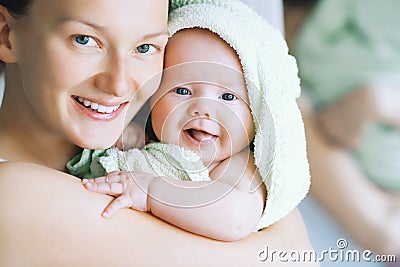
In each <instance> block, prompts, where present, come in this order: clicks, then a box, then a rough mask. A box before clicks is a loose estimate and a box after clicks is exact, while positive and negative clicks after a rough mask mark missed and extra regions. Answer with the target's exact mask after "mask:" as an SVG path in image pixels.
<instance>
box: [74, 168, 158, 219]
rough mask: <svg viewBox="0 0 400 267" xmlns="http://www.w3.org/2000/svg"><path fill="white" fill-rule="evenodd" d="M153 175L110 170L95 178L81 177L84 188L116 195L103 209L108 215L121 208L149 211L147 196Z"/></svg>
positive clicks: (106, 215)
mask: <svg viewBox="0 0 400 267" xmlns="http://www.w3.org/2000/svg"><path fill="white" fill-rule="evenodd" d="M153 178H154V177H153V175H151V174H148V173H144V172H119V171H115V172H111V173H109V174H107V175H106V176H103V177H98V178H95V179H83V180H82V183H83V185H84V186H85V188H86V189H88V190H89V191H92V192H96V193H100V194H106V195H110V196H114V197H116V198H115V199H114V200H113V201H112V202H111V203H110V204H109V205H108V206H107V207H106V208H105V210H104V212H103V216H104V217H110V216H111V215H113V214H114V213H115V212H116V211H118V210H119V209H122V208H131V209H134V210H138V211H146V212H147V211H149V208H148V205H147V196H148V194H147V193H148V189H149V184H150V183H151V181H152V180H153Z"/></svg>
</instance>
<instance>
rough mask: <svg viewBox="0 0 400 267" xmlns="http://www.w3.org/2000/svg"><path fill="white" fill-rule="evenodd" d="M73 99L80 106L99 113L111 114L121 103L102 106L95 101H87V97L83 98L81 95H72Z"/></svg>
mask: <svg viewBox="0 0 400 267" xmlns="http://www.w3.org/2000/svg"><path fill="white" fill-rule="evenodd" d="M74 99H75V101H77V102H78V103H79V104H81V105H82V106H84V107H86V108H89V109H91V110H92V111H96V112H99V113H107V114H111V113H113V112H114V111H116V110H117V109H118V108H119V107H120V106H121V105H118V106H109V107H108V106H103V105H100V104H98V103H96V102H92V101H89V100H87V99H84V98H82V97H78V96H74Z"/></svg>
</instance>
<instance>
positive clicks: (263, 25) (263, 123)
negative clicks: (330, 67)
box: [169, 0, 310, 229]
mask: <svg viewBox="0 0 400 267" xmlns="http://www.w3.org/2000/svg"><path fill="white" fill-rule="evenodd" d="M188 28H204V29H209V30H210V31H212V32H214V33H216V34H218V35H219V36H220V37H221V38H222V39H223V40H225V41H226V42H227V43H228V44H229V45H230V46H231V47H232V48H233V49H234V50H235V51H236V52H237V54H238V56H239V59H240V61H241V64H242V67H243V72H244V77H245V80H246V85H247V91H248V96H249V102H250V108H251V111H252V114H253V118H254V123H255V127H256V135H255V139H254V156H255V162H256V165H257V168H258V171H259V173H260V175H261V176H262V178H263V181H264V183H265V184H266V187H267V191H268V197H267V202H266V206H265V210H264V213H263V215H262V218H261V220H260V222H259V224H258V225H257V229H261V228H263V227H266V226H268V225H271V224H272V223H274V222H276V221H278V220H279V219H281V218H282V217H284V216H285V215H287V214H288V213H289V212H290V211H292V210H293V209H294V208H295V207H296V206H297V205H298V204H299V203H300V201H301V200H302V199H303V198H304V197H305V196H306V194H307V192H308V190H309V186H310V173H309V167H308V161H307V156H306V143H305V135H304V126H303V122H302V119H301V114H300V111H299V109H298V106H297V104H296V98H297V97H298V96H299V95H300V80H299V78H298V76H297V73H298V70H297V65H296V61H295V59H294V58H293V57H292V56H290V55H289V54H288V48H287V44H286V42H285V40H284V39H283V37H282V35H281V33H280V32H279V31H278V30H277V29H275V28H273V27H272V26H270V25H269V24H268V23H267V22H266V21H265V20H264V19H263V18H261V17H260V16H258V15H257V14H256V13H255V12H254V11H253V10H251V9H250V8H249V7H248V6H246V5H245V4H243V3H242V2H240V1H238V0H225V1H224V0H220V1H217V0H214V1H213V0H174V1H173V2H172V11H171V12H170V18H169V34H170V36H172V35H174V34H175V33H176V32H178V31H180V30H183V29H188Z"/></svg>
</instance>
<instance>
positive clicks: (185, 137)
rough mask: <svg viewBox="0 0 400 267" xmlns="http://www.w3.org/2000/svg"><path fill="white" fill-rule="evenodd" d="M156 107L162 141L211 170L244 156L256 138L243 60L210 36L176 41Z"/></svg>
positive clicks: (183, 35)
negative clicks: (193, 154)
mask: <svg viewBox="0 0 400 267" xmlns="http://www.w3.org/2000/svg"><path fill="white" fill-rule="evenodd" d="M152 105H153V108H152V111H151V114H152V124H153V129H154V132H155V134H156V135H157V137H158V138H159V139H160V140H161V141H163V142H166V143H174V144H178V145H180V146H183V147H185V148H187V149H190V150H193V151H195V152H198V153H199V154H200V155H201V158H202V160H203V161H204V162H205V163H206V164H211V163H217V162H220V161H222V160H224V159H226V158H228V157H230V156H232V155H234V154H236V153H238V152H240V151H241V150H243V149H244V148H245V147H247V146H248V145H249V143H250V142H251V140H252V139H253V137H254V124H253V118H252V114H251V111H250V108H249V105H248V98H247V91H246V85H245V80H244V77H243V73H242V69H241V64H240V61H239V58H238V56H237V54H236V52H235V51H234V50H233V49H232V48H231V47H230V46H229V45H228V44H227V43H226V42H225V41H223V40H222V39H221V38H219V37H218V36H217V35H216V34H214V33H211V32H210V31H208V30H201V29H186V30H183V31H181V32H178V33H177V34H175V35H174V36H173V37H172V38H171V39H170V41H169V43H168V46H167V50H166V57H165V72H164V75H163V79H162V82H161V86H160V89H159V90H158V91H157V93H156V94H155V95H154V97H153V98H152Z"/></svg>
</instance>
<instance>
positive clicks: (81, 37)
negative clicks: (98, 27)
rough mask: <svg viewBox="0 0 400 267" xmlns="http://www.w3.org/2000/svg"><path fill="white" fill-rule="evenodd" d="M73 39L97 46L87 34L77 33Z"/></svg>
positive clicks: (82, 43)
mask: <svg viewBox="0 0 400 267" xmlns="http://www.w3.org/2000/svg"><path fill="white" fill-rule="evenodd" d="M75 41H76V42H77V43H78V44H80V45H84V46H98V44H97V42H96V41H95V40H94V39H93V38H92V37H90V36H88V35H77V36H75Z"/></svg>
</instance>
